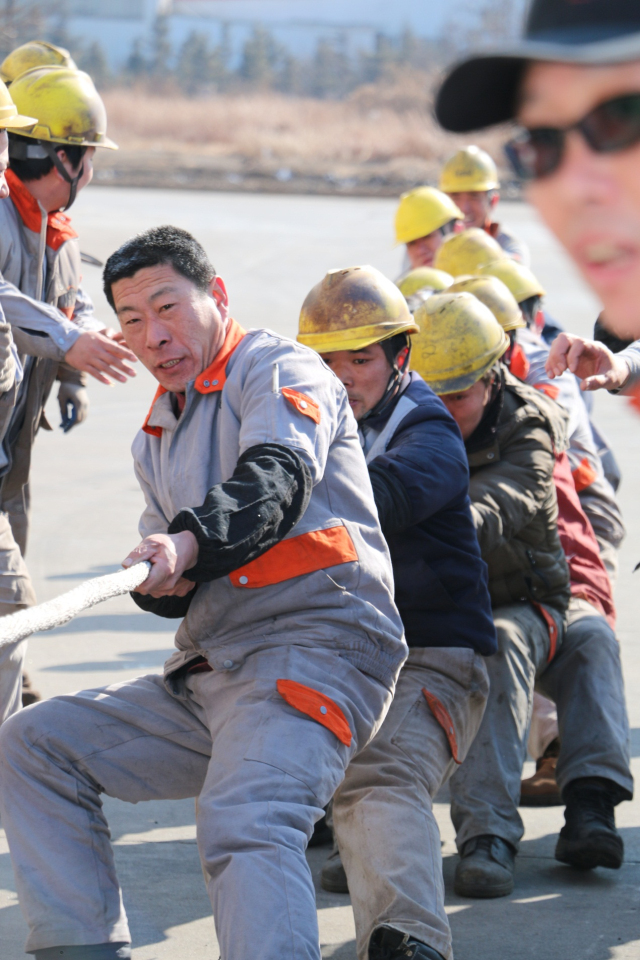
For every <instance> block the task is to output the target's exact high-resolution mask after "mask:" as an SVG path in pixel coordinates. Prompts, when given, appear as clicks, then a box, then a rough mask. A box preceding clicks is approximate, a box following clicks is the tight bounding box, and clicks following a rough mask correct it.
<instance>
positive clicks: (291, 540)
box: [0, 227, 407, 960]
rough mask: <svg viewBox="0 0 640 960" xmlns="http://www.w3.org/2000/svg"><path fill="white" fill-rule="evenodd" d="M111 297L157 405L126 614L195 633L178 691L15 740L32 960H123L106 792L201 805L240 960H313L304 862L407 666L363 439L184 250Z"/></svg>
mask: <svg viewBox="0 0 640 960" xmlns="http://www.w3.org/2000/svg"><path fill="white" fill-rule="evenodd" d="M104 286H105V293H106V296H107V299H108V300H109V302H110V303H111V305H112V306H113V307H114V309H115V311H116V313H117V315H118V319H119V321H120V324H121V327H122V330H123V332H124V336H125V338H126V342H127V344H128V345H129V347H130V348H131V349H132V350H133V352H134V353H135V354H136V355H137V356H138V357H139V359H140V360H141V361H142V362H143V363H144V365H145V367H146V368H147V369H148V370H149V371H150V372H151V373H152V374H153V376H154V377H155V378H156V380H157V381H158V384H159V385H158V390H157V392H156V395H155V397H154V398H153V401H152V405H151V409H150V411H149V414H148V416H147V418H146V420H145V422H144V424H143V426H142V429H141V430H140V431H139V433H138V434H137V436H136V438H135V441H134V445H133V456H134V465H135V470H136V475H137V477H138V480H139V483H140V486H141V488H142V491H143V493H144V496H145V500H146V509H145V511H144V513H143V514H142V517H141V520H140V533H141V535H142V537H143V540H142V542H141V543H140V544H139V546H137V547H136V548H135V549H134V550H133V551H132V552H131V553H130V554H129V556H128V557H127V558H126V560H125V561H124V565H125V566H129V565H131V564H132V563H135V562H137V561H142V560H147V561H149V562H150V563H151V572H150V573H149V577H148V579H147V580H146V581H145V582H144V583H143V584H142V586H141V587H140V588H139V590H138V592H137V593H135V594H134V595H133V596H134V599H135V600H136V602H137V603H138V604H139V605H140V606H141V607H142V608H143V609H144V610H148V611H151V612H154V613H156V614H158V615H159V616H164V617H170V618H176V619H180V620H182V623H181V625H180V627H179V629H178V632H177V634H176V647H177V649H176V650H175V652H174V653H173V655H172V656H171V657H170V658H169V660H168V661H167V663H166V664H165V675H164V678H163V677H161V676H157V675H155V674H154V675H150V676H144V677H137V678H136V679H135V680H132V681H131V682H128V683H121V684H116V685H114V686H112V687H108V688H106V689H101V690H89V691H84V692H81V693H79V694H76V695H73V696H66V697H58V698H54V699H52V700H48V701H45V702H43V703H39V704H35V705H34V706H33V707H30V708H29V709H27V710H25V711H22V712H21V713H18V714H16V715H15V716H14V717H11V718H10V719H9V720H8V721H7V723H6V724H5V725H4V727H3V728H2V731H1V732H0V746H1V749H0V810H1V815H2V823H3V826H4V828H5V829H6V832H7V837H8V841H9V846H10V849H11V856H12V861H13V866H14V870H15V874H16V880H17V886H18V891H19V896H20V901H21V907H22V909H23V912H24V914H25V916H26V918H27V922H28V925H29V938H28V942H27V951H28V952H30V953H34V954H35V956H36V960H49V958H51V957H53V956H54V955H55V956H56V957H57V956H64V957H65V958H66V957H68V958H69V960H86V958H87V957H91V958H98V960H116V958H117V960H122V958H127V957H130V956H131V948H130V945H129V944H130V939H131V937H130V934H129V927H128V922H127V917H126V914H125V911H124V907H123V904H122V896H121V891H120V887H119V884H118V880H117V877H116V872H115V865H114V861H113V851H112V848H111V844H110V842H109V830H108V825H107V822H106V819H105V816H104V813H103V811H102V804H101V799H100V796H101V794H102V793H107V794H109V795H110V796H112V797H118V798H120V799H122V800H127V801H130V802H138V801H141V800H149V799H151V798H155V799H159V798H165V799H177V798H179V797H198V805H197V828H198V830H197V832H198V848H199V851H200V857H201V860H202V866H203V871H204V874H205V878H206V883H207V888H208V892H209V896H210V898H211V904H212V908H213V912H214V916H215V924H216V931H217V935H218V939H219V942H220V952H221V954H222V956H223V957H224V958H225V960H247V958H249V957H252V958H256V960H258V958H264V960H302V958H304V960H320V945H319V939H318V925H317V914H316V903H315V894H314V889H313V882H312V879H311V873H310V871H309V867H308V865H307V862H306V859H305V849H306V846H307V842H308V840H309V837H310V836H311V833H312V831H313V826H314V822H315V821H316V820H318V819H319V818H320V817H321V815H322V812H323V811H322V808H323V806H324V805H326V804H327V803H328V801H329V799H330V798H331V796H332V795H333V793H334V792H335V789H336V787H337V786H338V784H339V783H340V781H341V780H342V778H343V776H344V772H345V769H346V767H347V765H348V763H349V761H350V760H351V759H352V758H353V756H354V755H355V754H356V753H357V752H358V751H359V750H362V748H363V747H364V746H365V745H366V744H367V742H368V741H369V740H370V739H371V737H372V736H373V735H374V734H375V732H376V731H377V729H378V727H379V725H380V723H381V721H382V719H383V717H384V715H385V713H386V711H387V709H388V707H389V704H390V702H391V698H392V694H393V690H394V687H395V681H396V677H397V674H398V671H399V669H400V667H401V665H402V663H403V661H404V659H405V656H406V653H407V648H406V645H405V643H404V638H403V629H402V623H401V622H400V618H399V616H398V613H397V610H396V607H395V606H394V603H393V592H392V591H393V583H392V576H391V563H390V560H389V553H388V550H387V546H386V543H385V541H384V538H383V536H382V533H381V530H380V525H379V523H378V519H377V516H376V507H375V503H374V499H373V495H372V492H371V484H370V482H369V477H368V474H367V468H366V464H365V462H364V457H363V456H362V451H361V449H360V443H359V441H358V435H357V431H356V424H355V421H354V419H353V416H352V414H351V410H350V408H349V403H348V400H347V397H346V395H345V393H344V390H343V389H342V386H341V385H340V383H339V382H338V380H337V379H336V378H335V377H334V376H333V374H332V373H331V372H330V371H329V370H328V369H327V367H326V366H325V365H324V364H323V363H322V361H321V360H320V358H319V357H318V355H317V354H316V353H314V352H313V351H312V350H308V349H307V348H306V347H303V346H300V345H299V344H295V343H292V342H291V341H290V340H287V339H285V338H283V337H280V336H279V335H278V334H276V333H272V332H271V331H269V330H252V331H251V332H250V333H246V332H245V331H244V330H243V329H242V328H241V327H240V326H239V325H238V324H237V323H236V322H235V321H234V320H233V319H232V318H231V316H230V313H229V304H228V300H227V294H226V289H225V286H224V283H223V281H222V279H221V278H220V277H218V276H217V275H216V273H215V270H214V268H213V266H212V265H211V263H210V261H209V260H208V258H207V256H206V254H205V252H204V250H203V249H202V247H201V246H200V244H198V243H197V241H196V240H195V239H194V238H193V237H192V236H190V234H188V233H186V231H184V230H179V229H178V228H175V227H159V228H157V229H155V230H151V231H148V232H147V233H144V234H141V235H139V236H137V237H134V238H133V239H132V240H130V241H128V242H127V243H126V244H124V245H123V246H122V247H121V248H120V249H119V250H118V251H117V252H116V253H114V254H113V255H112V256H111V257H110V258H109V260H108V261H107V264H106V267H105V272H104ZM398 296H399V294H398ZM35 741H37V742H38V748H37V750H34V749H32V748H30V747H29V746H28V744H31V743H33V742H35ZM52 823H53V824H55V829H52V827H51V824H52ZM85 945H94V947H93V949H92V950H91V951H89V950H87V949H83V948H84V946H85Z"/></svg>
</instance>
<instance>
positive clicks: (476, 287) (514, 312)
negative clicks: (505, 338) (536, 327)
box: [449, 276, 526, 333]
mask: <svg viewBox="0 0 640 960" xmlns="http://www.w3.org/2000/svg"><path fill="white" fill-rule="evenodd" d="M449 293H472V294H473V296H474V297H477V298H478V300H480V301H481V303H484V305H485V307H489V310H491V313H492V314H493V315H494V317H495V318H496V320H497V321H498V323H499V324H500V326H501V327H502V329H503V330H504V331H505V333H509V331H511V330H519V329H521V328H522V327H526V323H525V322H524V319H523V316H522V312H521V310H520V307H519V306H518V304H517V302H516V300H515V299H514V296H513V294H512V293H511V291H510V290H509V289H508V287H506V286H505V284H504V283H503V282H502V281H501V280H498V278H497V277H488V276H487V277H465V278H464V279H463V278H462V277H460V278H459V279H458V280H456V282H455V283H454V284H453V285H452V286H451V287H449Z"/></svg>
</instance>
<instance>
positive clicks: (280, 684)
mask: <svg viewBox="0 0 640 960" xmlns="http://www.w3.org/2000/svg"><path fill="white" fill-rule="evenodd" d="M276 686H277V688H278V693H279V694H280V696H281V697H282V699H283V700H286V702H287V703H288V704H289V706H290V707H294V709H296V710H299V711H300V713H304V714H306V716H308V717H311V719H312V720H315V721H316V723H321V724H322V726H323V727H326V728H327V730H331V733H333V734H335V736H336V737H337V738H338V740H339V741H340V743H344V745H345V747H350V746H351V740H352V736H351V729H350V728H349V723H348V721H347V718H346V717H345V715H344V713H343V712H342V710H341V709H340V707H339V706H338V704H337V703H335V702H334V701H333V700H332V699H331V697H327V696H325V695H324V694H323V693H319V692H318V691H317V690H314V689H313V687H305V685H304V684H303V683H296V681H295V680H278V681H277V683H276Z"/></svg>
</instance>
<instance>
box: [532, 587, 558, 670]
mask: <svg viewBox="0 0 640 960" xmlns="http://www.w3.org/2000/svg"><path fill="white" fill-rule="evenodd" d="M532 603H533V606H534V607H535V608H536V610H537V611H538V613H539V614H540V616H541V617H542V619H543V620H544V622H545V623H546V625H547V630H548V631H549V656H548V657H547V663H551V661H552V660H553V658H554V657H555V655H556V650H557V649H558V627H557V624H556V622H555V620H554V619H553V617H552V616H551V614H550V613H549V611H548V610H547V609H546V608H545V607H543V606H542V604H541V603H535V602H534V601H532Z"/></svg>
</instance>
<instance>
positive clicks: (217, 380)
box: [142, 317, 247, 437]
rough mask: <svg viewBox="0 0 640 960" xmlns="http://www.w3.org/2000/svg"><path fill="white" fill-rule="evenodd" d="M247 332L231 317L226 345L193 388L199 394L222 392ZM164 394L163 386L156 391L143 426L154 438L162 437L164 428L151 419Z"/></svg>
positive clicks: (224, 344) (200, 375) (198, 378)
mask: <svg viewBox="0 0 640 960" xmlns="http://www.w3.org/2000/svg"><path fill="white" fill-rule="evenodd" d="M246 332H247V331H246V330H244V329H243V328H242V327H241V326H240V324H239V323H236V321H235V320H233V319H232V318H231V317H230V318H229V323H228V325H227V333H226V335H225V338H224V343H223V344H222V346H221V347H220V349H219V350H218V352H217V354H216V357H215V360H214V361H213V363H211V364H210V365H209V366H208V367H207V369H206V370H203V371H202V373H201V374H199V376H197V377H196V379H195V381H194V384H193V386H194V388H195V389H196V390H197V391H198V393H217V392H218V391H220V390H222V388H223V387H224V385H225V383H226V382H227V364H228V363H229V360H230V359H231V355H232V353H233V351H234V350H235V349H236V347H237V346H238V344H239V343H240V341H241V340H242V338H243V337H244V335H245V334H246ZM163 393H167V390H166V389H165V388H164V387H163V386H159V387H158V389H157V390H156V395H155V397H154V398H153V403H152V404H151V409H150V410H149V413H148V414H147V416H146V419H145V421H144V423H143V424H142V429H143V431H144V432H145V433H148V434H150V435H151V436H152V437H161V436H162V427H150V426H149V419H150V417H151V414H152V412H153V408H154V406H155V403H156V400H157V399H158V397H161V396H162V394H163Z"/></svg>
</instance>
